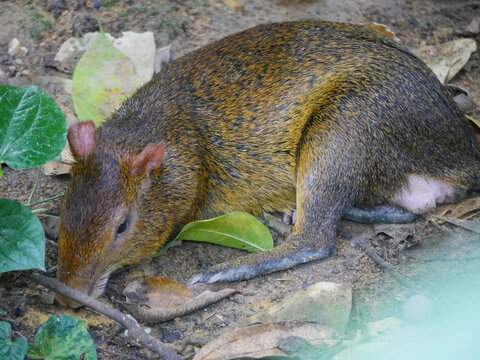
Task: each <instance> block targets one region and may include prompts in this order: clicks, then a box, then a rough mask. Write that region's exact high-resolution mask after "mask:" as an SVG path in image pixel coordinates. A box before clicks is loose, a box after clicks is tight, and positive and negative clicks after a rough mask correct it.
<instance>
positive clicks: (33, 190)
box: [27, 167, 40, 206]
mask: <svg viewBox="0 0 480 360" xmlns="http://www.w3.org/2000/svg"><path fill="white" fill-rule="evenodd" d="M39 177H40V167H39V168H38V170H37V177H36V178H35V182H34V183H33V189H32V191H31V192H30V195H29V196H28V202H27V206H30V201H32V198H33V195H34V194H35V191H37V185H38V178H39Z"/></svg>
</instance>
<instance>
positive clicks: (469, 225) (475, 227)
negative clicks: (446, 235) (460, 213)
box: [430, 214, 480, 234]
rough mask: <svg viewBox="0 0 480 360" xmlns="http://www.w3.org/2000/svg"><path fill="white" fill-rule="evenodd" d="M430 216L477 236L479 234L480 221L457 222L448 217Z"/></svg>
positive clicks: (457, 220)
mask: <svg viewBox="0 0 480 360" xmlns="http://www.w3.org/2000/svg"><path fill="white" fill-rule="evenodd" d="M430 216H432V217H433V218H435V219H439V220H443V221H446V222H448V223H450V224H453V225H456V226H460V227H462V228H464V229H467V230H470V231H473V232H475V233H477V234H480V221H473V220H459V219H454V218H450V217H443V216H437V215H434V214H431V215H430Z"/></svg>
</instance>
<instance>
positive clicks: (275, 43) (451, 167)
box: [58, 22, 480, 295]
mask: <svg viewBox="0 0 480 360" xmlns="http://www.w3.org/2000/svg"><path fill="white" fill-rule="evenodd" d="M69 142H70V145H71V147H72V152H73V154H74V156H75V158H76V160H77V163H76V165H75V166H74V168H73V170H72V182H71V185H70V186H69V188H68V190H67V193H66V195H65V199H64V201H63V205H62V221H61V226H60V239H59V270H58V277H59V279H60V280H62V281H64V282H65V283H67V284H68V285H70V286H73V287H77V288H82V289H84V290H83V291H84V292H86V293H89V294H91V295H98V294H100V293H101V292H102V291H103V287H104V285H105V282H106V279H107V278H108V276H109V274H110V273H111V272H112V271H114V270H116V269H118V268H120V267H122V266H124V265H127V264H132V263H135V262H138V261H140V260H143V259H147V258H150V257H152V256H153V255H154V253H155V251H156V250H157V249H158V248H159V247H161V246H162V245H163V244H164V243H165V241H167V239H169V238H171V237H173V236H175V235H176V234H177V233H178V231H179V230H180V229H181V227H182V226H183V225H185V224H186V223H187V222H189V221H192V220H195V219H198V218H199V217H201V216H202V215H204V216H205V215H210V214H219V213H225V212H229V211H233V210H243V211H248V212H251V213H254V214H257V215H261V214H262V213H263V212H268V211H284V210H288V209H290V208H291V207H293V206H294V205H296V207H297V220H296V224H295V225H296V226H295V233H294V234H292V235H291V237H290V238H289V239H288V240H287V241H285V242H284V243H283V244H282V245H281V246H280V247H278V248H276V249H273V250H272V251H269V252H267V253H264V254H252V255H248V256H247V257H245V258H243V259H241V260H239V261H238V262H236V263H234V264H222V265H219V266H217V267H215V268H214V269H212V270H211V271H208V272H205V273H203V274H202V275H200V276H198V277H197V278H196V280H199V281H234V280H240V279H247V278H251V277H254V276H256V275H258V274H262V273H267V272H271V271H277V270H281V269H285V268H288V267H291V266H294V265H296V264H299V263H303V262H307V261H311V260H315V259H319V258H322V257H325V256H327V255H328V254H329V253H330V251H331V250H332V247H333V243H334V239H335V229H336V225H337V222H338V220H339V219H340V217H341V216H342V215H343V214H344V213H345V211H347V210H348V209H349V208H351V207H352V206H354V205H371V204H376V203H378V202H379V201H381V202H386V203H394V202H396V203H398V204H400V205H401V206H404V207H407V208H409V209H410V210H414V211H416V212H421V211H424V210H428V209H430V208H431V207H432V201H433V206H434V205H435V203H437V202H440V201H443V200H448V199H449V198H451V197H452V196H453V195H454V194H456V189H468V188H470V187H472V186H473V184H475V183H476V181H477V177H478V170H479V167H480V156H479V152H478V149H477V147H476V144H475V141H474V136H473V132H472V130H471V128H470V125H469V124H468V122H467V120H466V119H465V116H464V115H463V114H462V113H461V111H460V110H459V109H458V108H457V106H456V105H455V103H454V102H453V101H452V100H451V99H450V98H449V96H448V94H447V92H446V91H445V90H444V88H443V86H442V85H441V84H440V83H439V82H438V80H437V79H436V77H435V75H434V74H433V73H432V72H431V71H430V70H429V69H428V68H427V67H426V66H425V65H424V64H422V63H421V62H420V60H418V59H417V58H416V57H415V56H413V55H412V54H411V53H409V52H408V51H407V50H405V49H403V48H401V47H399V46H398V45H397V44H395V43H394V42H393V41H391V40H389V39H386V38H384V37H383V36H382V35H380V34H377V33H375V32H372V31H370V30H367V29H364V28H363V27H361V26H356V25H348V24H337V23H328V22H291V23H280V24H271V25H262V26H258V27H255V28H253V29H249V30H247V31H244V32H242V33H239V34H235V35H232V36H229V37H226V38H224V39H222V40H219V41H217V42H215V43H212V44H210V45H208V46H206V47H204V48H202V49H199V50H197V51H194V52H193V53H191V54H188V55H186V56H184V57H182V58H180V59H178V60H176V61H174V62H172V63H171V64H169V65H168V66H167V67H166V69H165V70H164V71H162V72H161V73H160V74H158V75H156V76H155V77H154V79H153V80H152V81H151V82H150V83H148V84H147V85H145V86H144V87H142V88H141V89H139V90H138V92H137V93H136V94H135V95H133V96H132V97H131V98H130V99H129V100H127V101H126V102H125V104H124V105H123V106H122V107H121V108H120V109H119V110H118V111H117V113H115V114H114V115H113V116H112V118H111V119H110V120H109V121H107V122H106V123H105V124H104V125H102V126H101V127H100V128H99V129H98V130H97V131H96V132H95V131H94V129H93V127H92V125H91V124H88V123H87V124H82V125H78V126H76V127H75V128H73V129H71V130H70V132H69ZM149 144H150V145H149ZM425 181H430V182H427V186H426V188H429V187H431V185H432V184H434V185H436V186H437V187H438V189H440V190H441V192H440V194H439V193H432V194H427V195H425V199H423V200H422V201H420V202H418V201H417V202H415V201H413V202H412V201H411V200H412V199H411V198H410V197H409V194H410V193H409V192H408V191H407V188H408V187H410V189H414V190H415V189H417V190H418V185H419V184H420V185H422V184H423V185H425ZM432 181H433V182H432ZM412 186H414V187H412ZM415 186H416V187H415ZM420 188H421V186H420ZM417 190H415V191H414V193H412V194H414V195H415V194H423V192H422V191H423V190H420V191H417ZM442 191H443V193H442ZM432 199H433V200H432ZM427 200H428V201H427ZM425 204H426V205H428V206H426V205H425ZM424 205H425V206H424ZM85 289H86V290H85Z"/></svg>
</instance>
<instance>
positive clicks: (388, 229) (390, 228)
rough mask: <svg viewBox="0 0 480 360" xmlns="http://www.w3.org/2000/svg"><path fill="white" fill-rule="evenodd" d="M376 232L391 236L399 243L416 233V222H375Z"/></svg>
mask: <svg viewBox="0 0 480 360" xmlns="http://www.w3.org/2000/svg"><path fill="white" fill-rule="evenodd" d="M373 229H374V230H375V234H376V235H378V234H385V235H387V236H390V237H391V238H392V239H393V240H395V242H396V243H397V244H399V243H400V242H402V241H405V240H407V238H408V237H410V236H413V235H414V234H415V224H414V223H410V224H374V225H373Z"/></svg>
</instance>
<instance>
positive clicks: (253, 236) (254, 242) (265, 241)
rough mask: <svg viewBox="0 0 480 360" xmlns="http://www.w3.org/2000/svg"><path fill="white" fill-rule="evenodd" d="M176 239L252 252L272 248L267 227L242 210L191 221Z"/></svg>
mask: <svg viewBox="0 0 480 360" xmlns="http://www.w3.org/2000/svg"><path fill="white" fill-rule="evenodd" d="M177 240H192V241H203V242H209V243H212V244H217V245H223V246H229V247H233V248H236V249H242V250H248V251H252V252H258V251H265V250H270V249H272V248H273V239H272V235H271V234H270V231H268V229H267V227H266V226H265V225H263V224H262V223H261V222H260V221H258V220H257V218H255V217H254V216H252V215H250V214H247V213H245V212H242V211H236V212H232V213H230V214H227V215H223V216H219V217H216V218H214V219H210V220H200V221H194V222H191V223H189V224H187V225H185V227H184V228H183V229H182V231H180V233H179V234H178V236H177Z"/></svg>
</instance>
